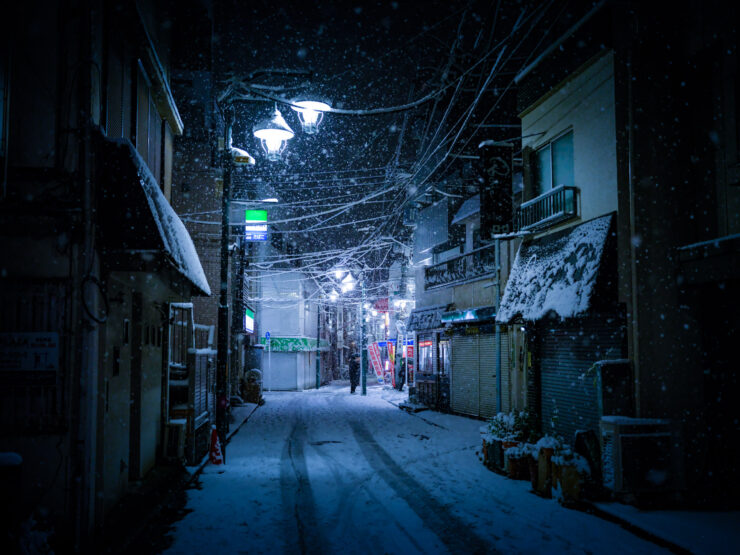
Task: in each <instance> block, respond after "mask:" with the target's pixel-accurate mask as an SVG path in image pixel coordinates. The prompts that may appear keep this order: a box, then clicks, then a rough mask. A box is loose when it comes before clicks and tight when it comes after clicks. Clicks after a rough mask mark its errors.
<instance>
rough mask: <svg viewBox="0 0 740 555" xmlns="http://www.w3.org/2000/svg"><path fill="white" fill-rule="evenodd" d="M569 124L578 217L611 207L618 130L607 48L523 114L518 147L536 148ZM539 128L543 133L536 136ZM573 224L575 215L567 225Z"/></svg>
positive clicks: (614, 195)
mask: <svg viewBox="0 0 740 555" xmlns="http://www.w3.org/2000/svg"><path fill="white" fill-rule="evenodd" d="M568 129H573V157H574V171H575V186H576V187H578V188H579V189H580V204H581V206H580V209H581V214H580V215H581V219H580V221H586V220H590V219H593V218H596V217H598V216H601V215H603V214H607V213H609V212H612V211H615V210H616V209H617V147H616V136H617V135H616V123H615V114H614V54H613V53H612V52H607V53H605V54H604V55H603V56H601V57H600V58H598V59H597V60H596V61H594V62H593V63H592V64H591V65H590V66H588V67H587V68H586V69H584V70H583V71H581V72H580V73H578V74H577V75H575V76H574V77H572V78H570V79H568V80H567V81H565V82H564V83H563V84H561V85H560V86H559V87H556V88H555V89H554V90H553V92H552V93H551V94H550V95H549V96H546V97H545V98H544V99H543V100H542V101H540V102H539V103H538V104H535V105H534V107H533V108H529V109H527V111H525V112H524V113H523V114H522V137H523V138H522V147H527V146H528V147H531V148H533V149H537V148H539V147H540V146H543V145H545V144H547V143H548V142H549V141H550V140H552V139H553V138H554V137H556V136H557V135H559V134H561V133H562V132H564V131H566V130H568ZM541 132H544V134H543V135H535V134H536V133H541ZM525 200H528V199H525ZM577 223H579V221H578V220H576V221H575V222H570V225H574V224H577Z"/></svg>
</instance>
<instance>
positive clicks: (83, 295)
mask: <svg viewBox="0 0 740 555" xmlns="http://www.w3.org/2000/svg"><path fill="white" fill-rule="evenodd" d="M91 12H92V6H89V5H87V6H86V7H85V8H83V9H82V10H81V11H80V13H81V17H80V51H79V54H80V60H81V62H82V65H81V70H80V74H79V75H80V77H79V82H78V89H77V98H78V102H79V106H78V116H77V127H78V130H79V142H78V155H79V159H78V164H77V170H78V171H77V175H78V186H79V188H80V192H81V198H82V222H81V227H82V239H81V244H80V246H79V249H80V250H78V251H77V263H76V268H75V270H76V272H75V276H74V285H75V288H76V289H77V292H76V294H75V302H74V304H76V305H77V308H76V312H77V314H76V315H77V318H76V322H77V323H78V324H77V329H78V335H77V338H76V350H75V358H76V363H75V365H74V369H73V370H72V372H73V375H72V380H71V382H70V392H71V396H70V397H71V398H70V423H71V426H70V430H71V433H70V441H71V445H70V452H71V459H72V461H71V462H72V469H71V470H72V476H71V478H70V480H71V495H70V504H71V508H72V514H73V515H74V516H73V519H74V528H73V542H74V546H75V550H76V551H86V550H87V549H88V548H89V545H88V542H89V540H90V537H91V531H92V526H93V521H94V513H95V475H96V472H97V468H96V458H95V454H96V451H97V449H96V445H95V439H96V436H97V386H98V374H97V368H98V331H99V328H98V324H99V323H102V322H103V321H104V320H97V321H96V320H95V319H94V315H95V314H97V308H98V306H97V305H98V303H97V295H96V290H95V288H94V287H93V286H92V285H94V281H93V280H96V275H95V274H96V273H97V271H96V264H95V262H96V261H95V252H94V251H93V248H94V241H93V238H94V235H95V220H94V212H93V210H94V206H93V204H94V202H93V184H92V179H93V175H92V162H93V153H92V135H91V127H92V124H91V121H92V115H91V111H90V110H91V93H92V84H91V74H90V70H91V68H92V36H93V33H92V13H91ZM90 281H93V284H91V283H89V282H90ZM98 283H99V282H98ZM85 306H87V307H88V310H87V311H85V310H81V309H82V308H84V307H85Z"/></svg>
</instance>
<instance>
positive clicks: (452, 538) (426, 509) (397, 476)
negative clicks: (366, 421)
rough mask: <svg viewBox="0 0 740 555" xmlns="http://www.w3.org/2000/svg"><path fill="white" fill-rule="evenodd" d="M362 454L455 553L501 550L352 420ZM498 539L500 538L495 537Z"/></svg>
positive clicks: (358, 423) (363, 427)
mask: <svg viewBox="0 0 740 555" xmlns="http://www.w3.org/2000/svg"><path fill="white" fill-rule="evenodd" d="M350 426H351V427H352V432H353V434H354V436H355V439H356V440H357V443H358V444H359V446H360V449H361V451H362V454H363V456H364V457H365V458H366V459H367V461H368V463H370V466H372V467H373V468H374V469H376V470H377V473H378V475H379V476H380V477H381V478H382V479H383V480H384V481H385V482H386V483H387V484H388V485H389V486H390V487H391V488H392V489H393V490H394V491H395V492H396V493H397V494H398V495H399V496H400V497H401V498H403V499H404V501H405V502H406V503H407V504H408V506H409V507H411V509H412V510H413V511H414V512H415V513H416V514H417V515H419V518H421V519H422V521H424V522H425V524H426V525H427V526H428V527H429V528H430V529H431V531H432V532H434V533H435V534H436V535H437V537H439V539H440V540H441V541H442V542H443V543H444V544H445V545H446V546H447V547H448V548H449V550H450V551H451V552H452V553H498V552H497V551H496V550H495V549H494V548H493V547H492V546H490V545H489V544H488V542H486V541H485V540H483V539H482V538H480V537H479V536H478V535H477V534H475V532H473V531H472V530H471V529H470V525H468V524H466V523H465V522H463V521H462V520H460V519H459V518H457V517H456V516H454V515H453V514H451V513H450V511H449V510H448V508H447V507H445V506H444V505H443V504H442V503H440V502H439V501H437V500H436V499H435V498H434V497H432V496H431V495H430V494H429V493H428V492H427V491H426V489H425V488H424V486H423V485H422V484H421V483H419V482H418V481H417V480H415V479H414V477H413V476H411V475H410V474H409V473H408V472H406V471H405V470H404V469H403V468H402V467H401V466H400V465H399V464H398V463H397V462H396V461H394V460H393V458H392V457H391V456H390V455H389V454H388V452H387V451H386V450H385V449H383V447H381V446H380V445H379V444H378V443H377V442H376V441H375V438H373V436H372V434H370V432H369V431H368V430H367V428H366V427H365V426H364V425H363V424H362V423H361V422H357V421H353V422H350ZM496 539H499V538H496Z"/></svg>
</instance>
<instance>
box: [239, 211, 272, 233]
mask: <svg viewBox="0 0 740 555" xmlns="http://www.w3.org/2000/svg"><path fill="white" fill-rule="evenodd" d="M244 223H245V225H244V239H245V240H246V241H267V210H246V211H245V215H244Z"/></svg>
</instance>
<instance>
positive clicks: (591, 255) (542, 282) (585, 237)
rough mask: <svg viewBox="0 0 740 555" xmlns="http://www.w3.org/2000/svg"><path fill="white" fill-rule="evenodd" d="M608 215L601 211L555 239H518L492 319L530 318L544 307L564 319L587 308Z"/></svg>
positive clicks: (544, 311)
mask: <svg viewBox="0 0 740 555" xmlns="http://www.w3.org/2000/svg"><path fill="white" fill-rule="evenodd" d="M611 220H612V216H611V215H607V216H602V217H600V218H596V219H594V220H591V221H589V222H586V223H584V224H581V225H579V226H576V227H574V228H572V229H570V230H569V231H568V232H567V233H564V234H563V235H562V236H559V237H557V238H556V239H550V238H547V237H545V238H542V239H539V240H535V241H533V242H532V243H529V244H523V245H522V246H521V247H520V248H519V252H517V255H516V259H515V261H514V266H513V267H512V269H511V274H510V276H511V277H510V278H509V281H508V282H507V283H506V288H505V289H504V294H503V297H502V299H501V305H500V308H499V313H498V315H497V316H496V321H497V322H502V323H506V322H510V321H511V320H513V319H514V318H515V317H517V315H519V316H521V318H522V319H523V320H530V321H534V320H538V319H540V318H542V317H543V316H545V315H546V314H547V313H548V312H550V311H554V312H555V313H556V314H557V315H558V316H560V318H563V319H564V318H570V317H572V316H576V315H578V314H581V313H583V312H585V311H586V310H588V307H589V301H590V299H591V294H592V293H593V290H594V287H595V285H596V277H597V275H598V270H599V264H600V262H601V258H602V254H603V251H604V244H605V242H606V238H607V234H608V233H609V227H610V224H611Z"/></svg>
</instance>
